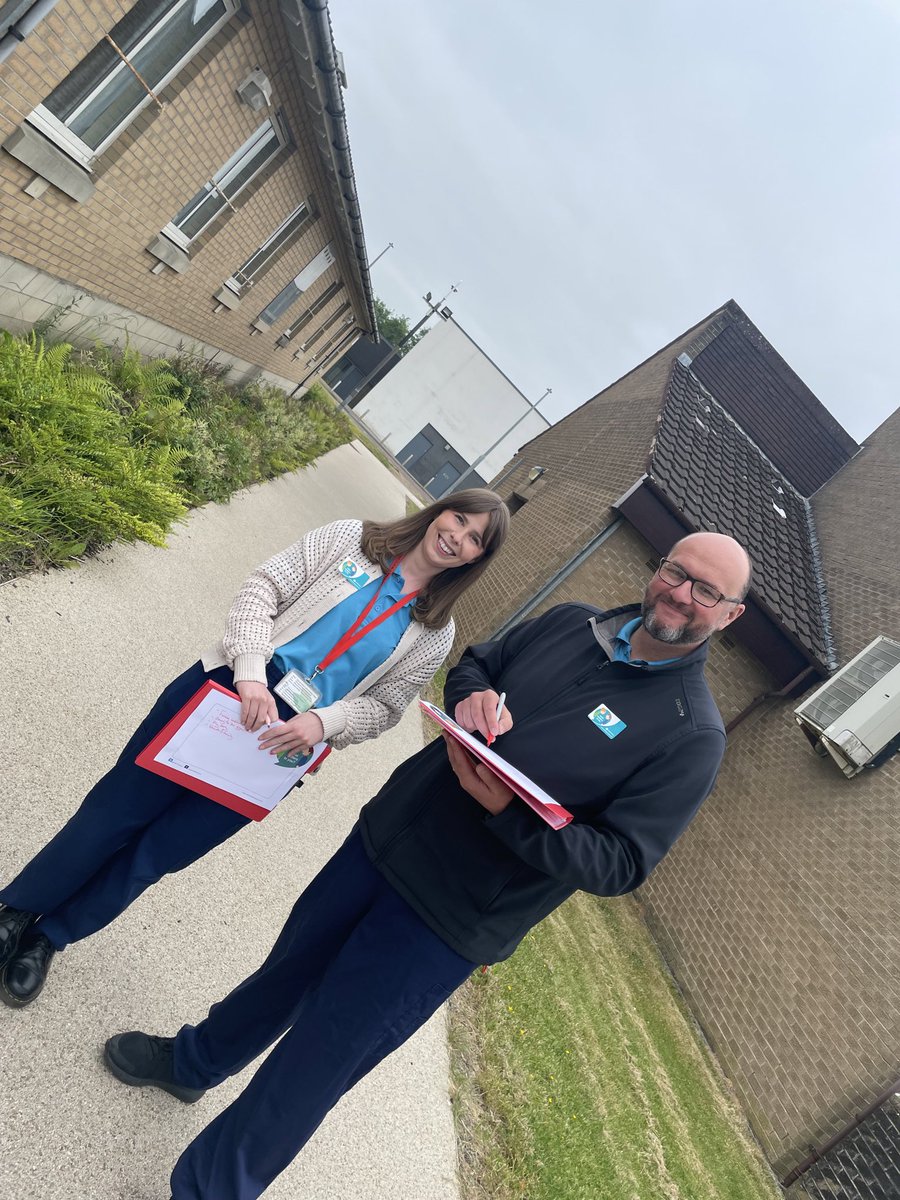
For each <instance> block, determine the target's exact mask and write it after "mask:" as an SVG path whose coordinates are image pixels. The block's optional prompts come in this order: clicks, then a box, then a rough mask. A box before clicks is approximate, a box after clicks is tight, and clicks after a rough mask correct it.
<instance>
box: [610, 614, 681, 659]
mask: <svg viewBox="0 0 900 1200" xmlns="http://www.w3.org/2000/svg"><path fill="white" fill-rule="evenodd" d="M641 620H642V618H641V617H635V618H634V620H633V621H628V622H627V624H625V625H623V626H622V628H621V629H620V630H619V632H618V633H617V634H616V636H615V637H614V638H613V662H623V663H628V665H629V666H631V667H649V668H650V670H651V671H652V670H653V668H654V667H665V666H667V665H668V664H669V663H673V662H678V659H677V658H660V659H658V660H657V661H656V662H647V660H646V659H644V658H632V657H631V635H632V634H633V633H634V631H635V630H636V629H637V627H638V625H640V623H641Z"/></svg>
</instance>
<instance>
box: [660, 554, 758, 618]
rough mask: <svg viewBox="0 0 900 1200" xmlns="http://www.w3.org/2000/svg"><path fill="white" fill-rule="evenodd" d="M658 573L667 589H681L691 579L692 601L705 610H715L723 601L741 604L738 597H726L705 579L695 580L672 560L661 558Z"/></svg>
mask: <svg viewBox="0 0 900 1200" xmlns="http://www.w3.org/2000/svg"><path fill="white" fill-rule="evenodd" d="M656 573H657V575H658V576H659V577H660V579H661V580H662V581H663V583H664V584H665V585H666V586H667V587H673V588H676V587H681V585H682V584H683V583H684V582H685V580H687V579H689V580H690V581H691V599H692V600H695V601H696V602H697V604H702V606H703V607H704V608H715V607H716V605H717V604H721V602H722V601H723V600H727V601H728V603H729V604H740V600H739V599H738V598H737V596H725V595H723V593H722V592H720V591H718V590H717V589H716V588H714V587H713V585H712V584H711V583H707V582H706V581H705V580H703V579H694V577H693V575H688V573H687V571H685V570H684V569H683V568H682V567H679V565H678V563H677V562H672V560H671V558H661V559H660V560H659V566H658V567H657V568H656Z"/></svg>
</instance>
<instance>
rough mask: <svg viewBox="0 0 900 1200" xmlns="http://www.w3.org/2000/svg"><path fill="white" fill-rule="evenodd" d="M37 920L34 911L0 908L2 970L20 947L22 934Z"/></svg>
mask: <svg viewBox="0 0 900 1200" xmlns="http://www.w3.org/2000/svg"><path fill="white" fill-rule="evenodd" d="M36 920H37V917H36V916H35V915H34V913H30V912H22V910H21V909H20V908H9V907H7V905H5V904H4V905H3V907H2V908H0V970H2V969H3V968H4V967H5V966H6V964H7V963H8V962H9V960H10V959H11V958H12V956H13V955H14V954H15V952H16V951H17V950H18V948H19V942H20V941H21V939H22V934H23V933H24V932H25V930H26V929H27V928H28V927H29V925H33V924H34V922H35V921H36Z"/></svg>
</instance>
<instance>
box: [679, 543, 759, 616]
mask: <svg viewBox="0 0 900 1200" xmlns="http://www.w3.org/2000/svg"><path fill="white" fill-rule="evenodd" d="M681 552H687V553H690V554H698V555H700V556H701V557H702V558H703V559H704V560H705V561H707V562H709V563H710V564H713V565H714V566H715V569H716V574H714V575H707V576H704V578H706V579H708V580H709V581H710V582H711V583H715V586H716V587H717V588H719V590H720V591H721V592H723V593H724V595H726V596H733V597H734V598H735V599H736V600H743V598H744V597H745V596H746V595H747V590H748V589H749V587H750V580H751V577H752V575H753V563H752V562H751V561H750V555H749V554H748V553H747V551H746V550H745V549H744V547H743V546H742V545H741V543H740V542H738V541H736V540H735V539H734V538H733V537H729V536H728V534H727V533H689V534H688V535H687V537H683V538H682V539H681V540H680V541H678V542H676V543H675V545H674V546H673V547H672V549H671V550H670V551H669V554H668V557H669V558H677V557H678V555H679V553H681ZM725 579H727V580H728V583H727V585H726V584H725V583H724V582H722V580H725Z"/></svg>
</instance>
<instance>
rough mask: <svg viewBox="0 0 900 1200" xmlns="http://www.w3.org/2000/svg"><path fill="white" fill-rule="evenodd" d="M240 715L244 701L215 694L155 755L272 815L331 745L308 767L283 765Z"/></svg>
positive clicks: (165, 763) (323, 747)
mask: <svg viewBox="0 0 900 1200" xmlns="http://www.w3.org/2000/svg"><path fill="white" fill-rule="evenodd" d="M240 714H241V702H240V700H237V699H232V697H231V696H228V695H225V694H223V693H222V692H219V691H211V692H210V693H209V694H208V695H206V696H204V697H203V699H202V700H201V701H200V703H199V704H198V705H197V707H196V708H195V709H194V710H193V712H191V713H190V714H189V715H188V716H187V718H186V719H185V721H184V722H183V724H181V725H180V726H179V727H178V729H177V730H175V732H174V733H173V734H172V736H171V737H170V738H169V739H168V741H166V742H165V743H164V744H163V745H162V746H161V747H160V748H159V749H158V750H157V751H156V753H155V754H154V756H153V757H154V760H155V761H156V762H158V763H160V764H161V765H162V766H165V767H168V768H169V769H170V770H175V771H179V772H183V773H184V774H185V775H187V776H189V777H190V778H192V779H196V780H199V781H200V782H201V783H204V784H207V785H208V786H210V787H213V788H218V789H220V790H221V791H224V792H231V793H232V794H233V795H235V796H239V797H241V799H243V800H247V801H249V802H250V803H251V804H255V805H257V806H258V807H259V808H264V809H267V810H268V811H269V812H271V811H272V809H273V808H275V806H276V805H277V804H278V802H279V801H280V800H282V799H283V798H284V797H285V796H286V795H287V793H288V792H289V791H290V790H291V788H293V787H294V786H295V785H296V784H297V782H298V781H299V780H300V779H302V778H303V776H304V775H305V774H306V772H307V771H309V770H310V769H311V768H312V767H314V766H316V763H317V760H319V759H320V758H321V756H322V752H323V751H326V750H327V749H328V746H327V744H326V743H325V742H320V743H319V744H318V745H317V746H315V748H314V749H313V753H312V754H311V756H310V757H309V759H308V760H307V761H306V762H305V763H302V764H301V765H300V766H298V767H283V766H281V765H280V764H279V762H278V759H277V757H276V756H275V755H274V754H270V753H268V752H267V751H265V750H260V748H259V735H260V732H261V731H260V730H257V731H256V732H255V733H249V732H248V731H247V730H246V729H244V727H243V726H242V725H241V721H240Z"/></svg>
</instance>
